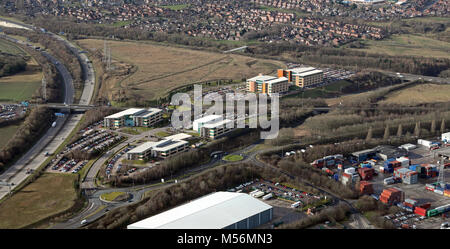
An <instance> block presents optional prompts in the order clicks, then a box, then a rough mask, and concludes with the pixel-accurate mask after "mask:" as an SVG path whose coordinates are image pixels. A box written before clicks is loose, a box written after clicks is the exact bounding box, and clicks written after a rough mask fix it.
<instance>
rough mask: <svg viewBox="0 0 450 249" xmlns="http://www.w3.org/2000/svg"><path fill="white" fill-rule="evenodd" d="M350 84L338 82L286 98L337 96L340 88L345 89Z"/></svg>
mask: <svg viewBox="0 0 450 249" xmlns="http://www.w3.org/2000/svg"><path fill="white" fill-rule="evenodd" d="M350 84H351V83H350V82H349V81H346V80H340V81H337V82H335V83H332V84H330V85H327V86H324V87H319V88H313V89H309V90H306V91H305V92H304V93H303V94H302V93H299V94H295V95H290V96H289V97H288V98H302V97H303V98H323V97H326V96H327V95H328V94H339V93H340V92H341V88H343V87H346V86H348V85H350Z"/></svg>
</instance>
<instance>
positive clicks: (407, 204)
mask: <svg viewBox="0 0 450 249" xmlns="http://www.w3.org/2000/svg"><path fill="white" fill-rule="evenodd" d="M403 205H405V206H406V207H410V208H413V207H414V205H413V204H411V203H408V202H403Z"/></svg>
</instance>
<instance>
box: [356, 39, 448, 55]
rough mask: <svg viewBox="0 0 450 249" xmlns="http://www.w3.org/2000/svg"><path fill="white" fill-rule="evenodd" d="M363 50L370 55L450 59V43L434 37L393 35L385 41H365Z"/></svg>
mask: <svg viewBox="0 0 450 249" xmlns="http://www.w3.org/2000/svg"><path fill="white" fill-rule="evenodd" d="M363 44H365V45H366V46H367V48H364V49H355V50H359V51H361V50H363V51H366V52H369V53H381V54H388V55H392V56H402V55H403V56H404V55H410V56H424V57H434V58H450V43H449V42H445V41H441V40H438V39H435V38H433V35H422V34H402V35H392V37H390V38H387V39H383V40H379V41H376V40H365V41H363Z"/></svg>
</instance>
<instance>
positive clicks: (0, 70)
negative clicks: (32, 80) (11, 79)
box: [0, 52, 27, 77]
mask: <svg viewBox="0 0 450 249" xmlns="http://www.w3.org/2000/svg"><path fill="white" fill-rule="evenodd" d="M26 68H27V62H26V59H25V58H24V57H23V56H20V55H13V54H8V53H3V52H0V77H4V76H10V75H14V74H16V73H20V72H23V71H25V70H26Z"/></svg>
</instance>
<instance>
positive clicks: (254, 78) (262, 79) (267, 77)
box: [247, 75, 277, 81]
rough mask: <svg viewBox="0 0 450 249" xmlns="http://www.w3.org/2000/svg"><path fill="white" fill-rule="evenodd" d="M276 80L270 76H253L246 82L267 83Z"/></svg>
mask: <svg viewBox="0 0 450 249" xmlns="http://www.w3.org/2000/svg"><path fill="white" fill-rule="evenodd" d="M276 78H277V77H275V76H270V75H258V76H255V77H253V78H250V79H248V80H247V81H257V80H260V81H267V80H273V79H276Z"/></svg>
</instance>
